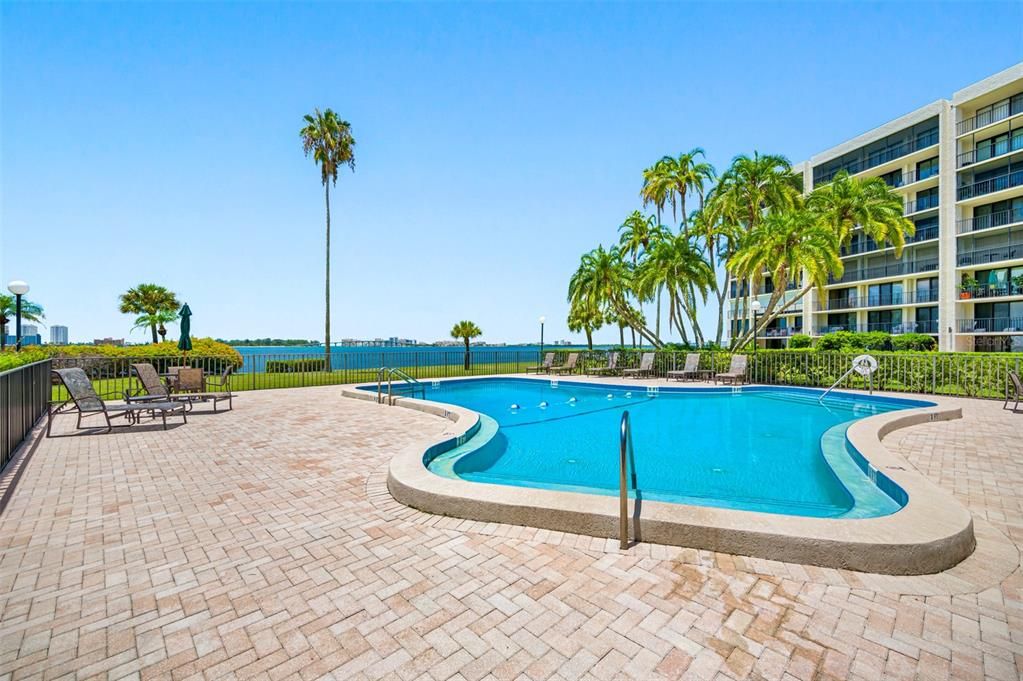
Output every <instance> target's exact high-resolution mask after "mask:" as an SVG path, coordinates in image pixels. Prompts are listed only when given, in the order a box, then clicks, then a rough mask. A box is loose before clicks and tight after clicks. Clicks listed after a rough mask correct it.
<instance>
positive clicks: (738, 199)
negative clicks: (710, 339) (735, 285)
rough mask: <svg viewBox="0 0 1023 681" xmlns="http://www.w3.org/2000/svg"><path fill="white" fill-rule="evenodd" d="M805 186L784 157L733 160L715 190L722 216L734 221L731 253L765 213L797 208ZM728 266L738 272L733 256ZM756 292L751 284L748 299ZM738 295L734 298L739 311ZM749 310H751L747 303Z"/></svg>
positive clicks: (765, 155) (744, 156)
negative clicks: (734, 238)
mask: <svg viewBox="0 0 1023 681" xmlns="http://www.w3.org/2000/svg"><path fill="white" fill-rule="evenodd" d="M802 186H803V185H802V181H801V180H800V177H799V175H797V174H796V173H793V172H792V164H791V163H789V160H788V159H787V158H785V157H784V156H781V155H777V154H763V155H761V154H760V153H759V152H754V153H753V156H747V155H745V154H743V155H740V156H736V157H735V158H734V159H732V164H731V165H730V166H729V167H728V170H726V171H725V172H724V173H722V174H721V178H720V180H719V181H718V185H717V187H716V188H715V189H714V193H715V195H716V200H717V201H719V202H720V206H719V208H720V210H721V215H722V216H724V217H725V218H726V219H728V220H730V221H732V224H731V225H730V226H729V227H728V229H729V230H730V231H731V232H732V233H733V234H735V236H736V237H737V238H736V241H735V243H733V244H732V245H731V248H730V249H729V253H731V252H734V251H735V250H736V249H737V247H738V244H739V243H745V242H746V237H748V236H749V235H750V234H751V233H753V232H754V231H755V230H757V228H758V227H759V226H760V223H761V221H762V220H763V219H764V217H765V216H766V215H769V214H771V213H774V212H785V211H789V210H792V209H794V208H796V207H797V205H799V202H800V201H801V195H802ZM725 268H726V270H728V271H729V273H730V274H736V272H735V271H734V269H733V268H732V267H731V258H730V257H729V258H728V259H726V261H725ZM755 294H756V290H755V287H754V286H750V287H748V289H747V292H746V295H745V298H746V302H747V303H749V300H750V296H752V295H755ZM738 298H739V297H738V296H737V297H736V299H735V300H734V301H733V304H734V305H735V306H736V310H737V309H738V304H739V299H738ZM746 309H747V310H749V305H748V304H747V305H746Z"/></svg>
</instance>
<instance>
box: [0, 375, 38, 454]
mask: <svg viewBox="0 0 1023 681" xmlns="http://www.w3.org/2000/svg"><path fill="white" fill-rule="evenodd" d="M49 399H50V360H48V359H47V360H43V361H42V362H35V363H33V364H25V365H24V366H20V367H17V368H14V369H11V370H9V371H4V372H3V373H0V470H2V469H3V468H5V467H6V466H7V464H8V463H9V462H10V460H11V455H12V454H13V453H14V450H16V449H17V448H18V445H20V444H21V442H22V441H23V440H24V439H25V436H26V435H27V434H28V432H29V431H30V430H32V426H33V425H34V424H35V422H36V421H37V420H38V419H39V417H41V416H43V415H44V414H45V413H46V408H47V405H48V402H49Z"/></svg>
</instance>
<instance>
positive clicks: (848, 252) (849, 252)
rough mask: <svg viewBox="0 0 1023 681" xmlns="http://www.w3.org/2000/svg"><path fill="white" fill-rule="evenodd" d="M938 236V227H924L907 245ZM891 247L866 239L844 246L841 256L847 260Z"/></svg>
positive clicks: (909, 239) (908, 240)
mask: <svg viewBox="0 0 1023 681" xmlns="http://www.w3.org/2000/svg"><path fill="white" fill-rule="evenodd" d="M938 235H939V232H938V225H931V226H930V227H924V228H923V229H921V230H918V231H917V232H916V233H914V234H913V236H911V237H909V238H908V239H906V244H907V245H909V244H918V243H920V242H921V241H931V240H932V239H937V238H938ZM891 247H892V245H891V244H889V243H886V244H884V245H881V244H879V243H877V242H876V241H874V240H873V239H866V238H864V239H860V240H859V241H856V242H854V243H851V244H849V245H848V246H842V249H841V251H840V255H841V256H842V257H843V258H847V257H849V256H853V255H859V254H861V253H871V252H873V251H880V250H883V249H886V248H891Z"/></svg>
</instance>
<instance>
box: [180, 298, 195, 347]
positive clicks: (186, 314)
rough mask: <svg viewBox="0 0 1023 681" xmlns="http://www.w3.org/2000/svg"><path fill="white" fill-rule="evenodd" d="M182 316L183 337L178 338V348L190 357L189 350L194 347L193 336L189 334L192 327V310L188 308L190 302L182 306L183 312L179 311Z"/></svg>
mask: <svg viewBox="0 0 1023 681" xmlns="http://www.w3.org/2000/svg"><path fill="white" fill-rule="evenodd" d="M178 315H179V316H180V317H181V338H179V339H178V350H181V352H182V353H183V356H184V357H186V358H187V357H188V351H189V350H191V349H192V337H191V336H189V335H188V333H189V331H190V330H191V328H192V320H191V318H192V311H191V310H190V309H189V308H188V303H185V304H184V305H182V306H181V312H179V313H178Z"/></svg>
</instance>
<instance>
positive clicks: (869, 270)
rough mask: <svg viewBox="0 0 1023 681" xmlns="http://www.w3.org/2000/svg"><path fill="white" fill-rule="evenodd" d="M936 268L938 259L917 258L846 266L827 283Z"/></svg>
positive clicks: (890, 275)
mask: <svg viewBox="0 0 1023 681" xmlns="http://www.w3.org/2000/svg"><path fill="white" fill-rule="evenodd" d="M937 269H938V259H937V258H934V259H930V260H918V261H916V262H896V263H891V264H888V265H878V266H875V267H863V268H859V269H857V268H846V270H845V272H843V273H842V276H841V277H833V276H831V277H828V283H829V284H845V283H849V282H854V281H863V280H864V279H881V278H883V277H894V276H898V275H902V274H917V273H920V272H934V271H936V270H937Z"/></svg>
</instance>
